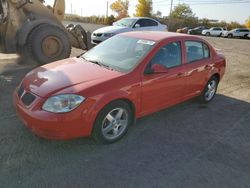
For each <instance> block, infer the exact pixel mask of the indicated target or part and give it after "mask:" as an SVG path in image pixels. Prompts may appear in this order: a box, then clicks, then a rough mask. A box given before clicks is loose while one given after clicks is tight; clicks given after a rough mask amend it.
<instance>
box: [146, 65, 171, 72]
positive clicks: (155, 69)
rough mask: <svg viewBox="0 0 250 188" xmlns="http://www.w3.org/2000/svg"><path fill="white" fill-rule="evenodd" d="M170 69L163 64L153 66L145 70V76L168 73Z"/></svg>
mask: <svg viewBox="0 0 250 188" xmlns="http://www.w3.org/2000/svg"><path fill="white" fill-rule="evenodd" d="M167 72H168V69H167V68H166V67H165V66H163V65H161V64H153V65H152V66H151V67H149V68H147V69H146V70H145V74H157V73H167Z"/></svg>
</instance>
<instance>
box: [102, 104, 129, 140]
mask: <svg viewBox="0 0 250 188" xmlns="http://www.w3.org/2000/svg"><path fill="white" fill-rule="evenodd" d="M127 126H128V112H127V110H126V109H123V108H116V109H113V110H112V111H110V112H109V113H108V114H107V115H106V117H105V118H104V120H103V123H102V134H103V136H104V137H105V138H106V139H110V140H112V139H115V138H117V137H119V136H120V135H121V134H122V133H123V132H124V131H125V129H126V127H127Z"/></svg>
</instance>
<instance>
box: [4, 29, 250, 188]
mask: <svg viewBox="0 0 250 188" xmlns="http://www.w3.org/2000/svg"><path fill="white" fill-rule="evenodd" d="M90 28H91V26H90ZM206 39H207V40H208V41H209V42H210V43H211V44H212V45H213V46H214V47H216V48H219V49H220V50H221V52H222V53H223V54H224V55H225V56H226V58H227V68H226V74H225V77H224V78H223V80H222V81H221V82H220V85H219V88H218V94H217V96H216V97H215V99H214V100H213V101H212V102H211V103H210V104H208V105H201V104H199V103H197V102H196V101H195V100H190V101H187V102H185V103H182V104H179V105H177V106H174V107H171V108H168V109H166V110H162V111H160V112H157V113H154V114H152V115H149V116H146V117H144V118H141V119H139V120H137V122H136V124H135V125H134V126H132V127H130V129H129V132H128V134H127V135H126V136H125V137H124V138H123V139H122V140H121V141H119V142H117V143H115V144H111V145H100V144H96V143H95V142H94V141H93V140H92V139H91V138H80V139H74V140H70V141H51V140H45V139H42V138H39V137H37V136H35V135H33V134H32V133H31V132H30V131H29V130H28V129H26V128H25V126H24V125H23V123H22V122H21V121H20V120H19V118H18V117H17V115H16V113H15V110H14V108H13V105H12V94H13V92H14V89H15V88H16V87H17V85H18V84H19V83H20V81H21V79H22V78H23V77H24V75H25V74H26V73H27V72H28V71H29V70H31V69H32V67H33V66H34V65H32V64H31V65H18V64H16V61H17V58H16V56H15V55H13V56H12V57H11V58H10V56H7V57H6V56H5V55H3V54H0V59H1V60H0V187H3V188H5V187H24V188H28V187H32V188H33V187H60V188H61V187H67V188H68V187H84V188H85V187H91V188H92V187H108V188H110V187H115V188H116V187H125V188H128V187H136V188H137V187H143V188H144V187H163V188H183V187H185V188H249V187H250V40H239V39H222V38H213V37H211V38H210V37H208V38H206ZM79 52H80V51H79V50H76V49H74V50H73V51H72V55H73V56H74V55H76V54H77V53H79Z"/></svg>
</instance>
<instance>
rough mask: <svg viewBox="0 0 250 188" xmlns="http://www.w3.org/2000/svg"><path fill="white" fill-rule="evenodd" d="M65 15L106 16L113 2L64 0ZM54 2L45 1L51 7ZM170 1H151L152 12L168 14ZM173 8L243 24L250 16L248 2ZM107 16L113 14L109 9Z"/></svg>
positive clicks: (195, 0)
mask: <svg viewBox="0 0 250 188" xmlns="http://www.w3.org/2000/svg"><path fill="white" fill-rule="evenodd" d="M65 1H66V13H71V5H72V13H76V14H78V15H81V14H82V16H90V15H97V16H101V15H106V7H107V1H108V3H109V5H110V4H111V3H112V2H114V1H115V0H65ZM53 2H54V0H45V3H46V4H50V5H52V4H53ZM129 2H130V6H129V14H130V16H133V14H134V13H135V6H136V4H137V2H138V0H130V1H129ZM170 2H171V0H153V11H154V12H156V11H157V10H159V11H161V12H162V15H163V16H166V15H168V14H169V11H170ZM173 3H174V6H175V5H176V4H178V3H186V4H189V5H190V7H191V9H192V10H193V12H194V13H195V14H196V16H198V17H199V18H208V19H218V20H226V21H237V22H240V23H245V20H246V19H247V18H248V17H249V16H250V0H173ZM108 11H109V15H110V14H114V12H112V11H111V10H110V9H109V10H108Z"/></svg>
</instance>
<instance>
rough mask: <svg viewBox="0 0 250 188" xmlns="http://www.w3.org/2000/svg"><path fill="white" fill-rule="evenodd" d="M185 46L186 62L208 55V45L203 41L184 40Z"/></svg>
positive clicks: (205, 57) (204, 57) (207, 56)
mask: <svg viewBox="0 0 250 188" xmlns="http://www.w3.org/2000/svg"><path fill="white" fill-rule="evenodd" d="M185 47H186V57H187V63H191V62H194V61H198V60H202V59H207V58H209V56H210V51H209V47H208V46H207V45H206V44H204V43H203V42H197V41H186V42H185Z"/></svg>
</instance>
